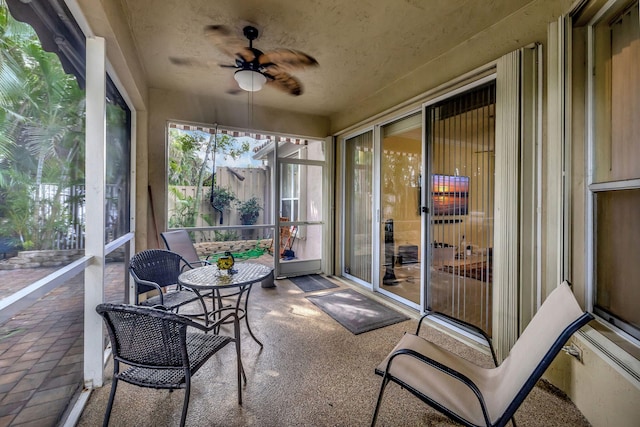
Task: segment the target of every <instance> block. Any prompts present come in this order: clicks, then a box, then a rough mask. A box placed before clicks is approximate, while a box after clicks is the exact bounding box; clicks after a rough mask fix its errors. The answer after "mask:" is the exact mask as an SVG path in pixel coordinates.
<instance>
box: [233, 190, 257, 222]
mask: <svg viewBox="0 0 640 427" xmlns="http://www.w3.org/2000/svg"><path fill="white" fill-rule="evenodd" d="M261 209H262V206H260V200H259V199H258V198H257V197H255V196H253V197H251V198H250V199H248V200H245V201H243V202H238V212H239V213H240V222H241V223H242V225H253V224H255V223H256V221H257V220H258V216H259V215H260V210H261Z"/></svg>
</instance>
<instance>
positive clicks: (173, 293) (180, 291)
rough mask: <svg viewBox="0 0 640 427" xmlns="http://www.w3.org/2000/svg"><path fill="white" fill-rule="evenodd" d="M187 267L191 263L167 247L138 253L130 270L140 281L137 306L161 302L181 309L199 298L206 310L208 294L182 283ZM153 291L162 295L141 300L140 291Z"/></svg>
mask: <svg viewBox="0 0 640 427" xmlns="http://www.w3.org/2000/svg"><path fill="white" fill-rule="evenodd" d="M185 266H187V267H189V268H191V264H190V263H189V262H188V261H187V260H185V259H184V258H183V257H181V256H180V255H179V254H177V253H175V252H171V251H165V250H163V249H148V250H144V251H141V252H138V253H137V254H135V255H134V256H133V257H132V258H131V261H130V262H129V272H130V273H131V276H132V277H133V280H134V281H135V283H136V299H135V302H136V305H146V306H156V305H161V306H163V307H165V308H166V309H168V310H177V309H178V308H179V307H181V306H183V305H185V304H188V303H191V302H194V301H198V300H199V301H200V304H201V305H202V308H203V312H205V313H206V311H207V310H206V306H205V302H204V300H203V298H202V297H203V296H204V295H201V294H199V293H197V292H194V291H193V290H192V289H188V288H185V287H183V286H181V285H180V284H179V283H178V276H179V275H180V273H181V272H182V270H183V268H184V267H185ZM153 290H155V291H157V292H158V295H154V296H152V297H150V298H147V299H146V300H145V301H143V302H140V301H139V296H140V294H143V293H146V292H149V291H153Z"/></svg>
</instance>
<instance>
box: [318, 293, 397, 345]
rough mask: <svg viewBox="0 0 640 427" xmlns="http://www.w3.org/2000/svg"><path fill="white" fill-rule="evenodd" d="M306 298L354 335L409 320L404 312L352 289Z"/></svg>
mask: <svg viewBox="0 0 640 427" xmlns="http://www.w3.org/2000/svg"><path fill="white" fill-rule="evenodd" d="M307 299H308V300H309V301H311V302H312V303H313V304H315V305H316V306H317V307H318V308H320V309H321V310H322V311H324V312H325V313H327V314H328V315H329V316H331V317H333V319H334V320H336V321H337V322H338V323H340V324H341V325H342V326H344V327H345V328H347V329H348V330H349V331H350V332H351V333H353V334H354V335H358V334H361V333H363V332H368V331H372V330H374V329H378V328H383V327H385V326H389V325H393V324H394V323H399V322H403V321H405V320H409V317H407V316H405V315H404V314H402V313H399V312H397V311H396V310H394V309H392V308H391V307H387V306H386V305H383V304H380V303H379V302H376V301H374V300H372V299H370V298H368V297H366V296H364V295H362V294H361V293H360V292H356V291H354V290H352V289H347V290H344V291H338V292H332V293H330V294H324V295H312V296H308V297H307Z"/></svg>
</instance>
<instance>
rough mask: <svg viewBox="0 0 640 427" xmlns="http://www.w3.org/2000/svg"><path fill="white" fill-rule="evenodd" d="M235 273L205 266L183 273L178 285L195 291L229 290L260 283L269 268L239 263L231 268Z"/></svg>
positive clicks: (267, 273) (269, 270) (270, 269)
mask: <svg viewBox="0 0 640 427" xmlns="http://www.w3.org/2000/svg"><path fill="white" fill-rule="evenodd" d="M233 267H234V269H235V270H237V273H234V274H229V272H228V271H226V270H220V269H218V266H217V265H206V266H204V267H198V268H194V269H193V270H188V271H185V272H184V273H182V274H180V276H179V277H178V283H180V284H181V285H183V286H188V287H190V288H195V289H216V288H218V289H219V288H231V287H238V286H243V285H249V284H251V283H255V282H260V281H262V280H264V279H265V278H267V277H268V276H269V274H271V271H272V270H273V269H272V268H271V267H267V266H266V265H262V264H256V263H252V262H241V263H237V264H236V265H234V266H233Z"/></svg>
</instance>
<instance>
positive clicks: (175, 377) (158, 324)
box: [96, 304, 247, 427]
mask: <svg viewBox="0 0 640 427" xmlns="http://www.w3.org/2000/svg"><path fill="white" fill-rule="evenodd" d="M96 311H97V312H98V313H99V314H100V315H101V316H102V317H103V318H104V321H105V324H106V326H107V330H108V331H109V337H110V338H111V347H112V352H113V382H112V384H111V393H110V395H109V403H108V404H107V410H106V413H105V416H104V421H103V426H105V427H106V426H108V424H109V418H110V417H111V409H112V407H113V400H114V397H115V394H116V387H117V385H118V380H122V381H125V382H128V383H130V384H134V385H137V386H140V387H149V388H156V389H169V390H174V389H181V388H183V389H185V395H184V403H183V406H182V416H181V418H180V425H181V426H184V424H185V419H186V416H187V409H188V407H189V394H190V389H191V377H192V376H193V374H195V373H196V372H197V371H198V369H200V368H201V367H202V366H203V365H204V363H205V362H206V361H207V360H208V359H209V358H210V357H211V356H213V355H214V354H215V353H216V352H218V351H219V350H220V349H222V348H223V347H224V346H226V345H227V344H229V343H231V342H235V347H236V360H237V371H238V403H239V404H242V384H241V383H242V379H244V382H245V383H246V381H247V380H246V376H245V374H244V369H243V367H242V360H241V359H240V326H239V323H238V318H237V316H236V315H235V314H234V313H227V314H226V315H225V316H224V317H222V318H221V319H219V320H218V321H217V322H216V323H214V324H212V325H210V326H208V327H205V326H203V325H201V324H200V323H197V322H194V321H193V320H191V319H189V318H187V317H185V316H182V315H179V314H176V313H171V312H168V311H165V310H163V309H161V308H153V307H140V306H134V305H128V304H100V305H98V306H97V307H96ZM229 321H232V322H233V327H234V336H233V337H232V336H226V335H216V334H213V333H211V331H212V330H214V328H216V329H217V327H218V326H219V325H220V324H221V323H223V322H229ZM194 329H197V330H198V331H195V330H194ZM201 331H202V332H201ZM203 332H204V333H203ZM120 362H122V363H124V364H126V365H128V367H127V368H126V369H125V370H123V371H122V372H121V371H120Z"/></svg>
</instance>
